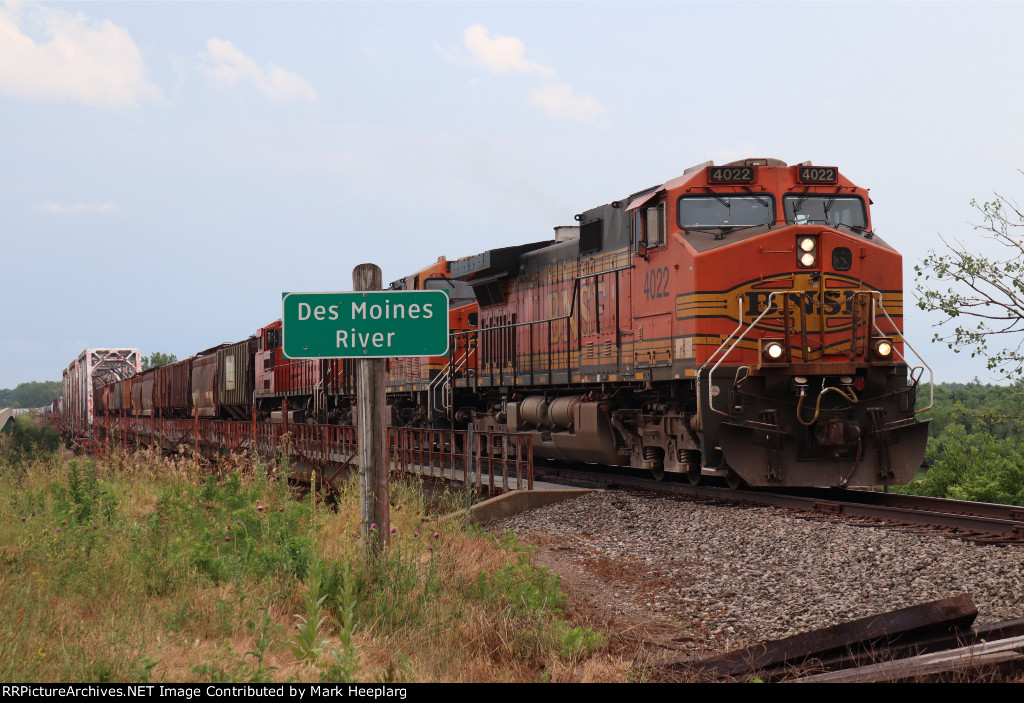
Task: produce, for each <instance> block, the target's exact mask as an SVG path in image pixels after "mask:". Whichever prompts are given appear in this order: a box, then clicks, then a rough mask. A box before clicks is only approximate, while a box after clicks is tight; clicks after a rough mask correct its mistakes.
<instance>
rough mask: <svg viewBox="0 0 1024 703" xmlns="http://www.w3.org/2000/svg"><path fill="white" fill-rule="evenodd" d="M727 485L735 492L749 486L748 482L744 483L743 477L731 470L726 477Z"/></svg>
mask: <svg viewBox="0 0 1024 703" xmlns="http://www.w3.org/2000/svg"><path fill="white" fill-rule="evenodd" d="M725 485H727V486H728V487H729V488H731V489H733V490H734V491H735V490H739V489H740V488H744V487H745V486H746V485H747V482H746V481H744V480H743V477H742V476H740V475H739V474H738V473H736V472H735V471H733V470H732V469H729V475H728V476H726V477H725Z"/></svg>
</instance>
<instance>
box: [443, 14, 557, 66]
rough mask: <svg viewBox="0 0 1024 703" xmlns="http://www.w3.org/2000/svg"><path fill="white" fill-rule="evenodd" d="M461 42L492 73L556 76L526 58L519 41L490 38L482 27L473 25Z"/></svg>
mask: <svg viewBox="0 0 1024 703" xmlns="http://www.w3.org/2000/svg"><path fill="white" fill-rule="evenodd" d="M462 41H463V43H464V44H465V46H466V48H467V49H469V53H471V54H472V55H473V57H474V58H475V59H476V60H477V61H479V62H480V63H482V64H483V65H484V66H486V67H487V68H488V69H490V71H491V72H492V73H499V74H501V73H535V74H538V75H541V76H547V77H549V78H554V77H555V76H556V74H555V72H554V71H553V70H551V69H550V68H548V67H547V66H542V65H540V64H539V63H536V62H534V61H530V60H529V59H527V58H526V56H525V54H526V47H525V45H524V44H523V42H522V41H521V40H520V39H517V38H515V37H502V36H498V35H497V34H496V35H494V37H493V38H492V37H490V36H489V35H488V33H487V28H486V27H484V26H483V25H480V24H474V25H473V26H472V27H470V28H469V29H467V30H466V31H464V32H463V33H462Z"/></svg>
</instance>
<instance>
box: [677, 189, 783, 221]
mask: <svg viewBox="0 0 1024 703" xmlns="http://www.w3.org/2000/svg"><path fill="white" fill-rule="evenodd" d="M678 217H679V226H680V227H684V228H685V227H752V226H754V225H766V224H769V223H771V222H774V221H775V207H774V202H773V201H772V199H771V198H769V197H768V196H765V195H686V196H683V197H681V198H679V215H678Z"/></svg>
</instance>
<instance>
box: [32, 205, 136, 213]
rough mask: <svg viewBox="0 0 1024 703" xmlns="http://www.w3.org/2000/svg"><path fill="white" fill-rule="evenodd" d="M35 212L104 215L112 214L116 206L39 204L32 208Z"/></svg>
mask: <svg viewBox="0 0 1024 703" xmlns="http://www.w3.org/2000/svg"><path fill="white" fill-rule="evenodd" d="M32 209H33V210H35V211H36V212H53V213H58V214H62V215H63V214H69V213H74V214H77V213H83V212H84V213H104V212H114V211H115V210H117V205H115V204H114V203H76V204H75V205H68V204H66V203H40V204H39V205H36V206H34V207H33V208H32Z"/></svg>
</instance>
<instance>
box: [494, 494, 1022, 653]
mask: <svg viewBox="0 0 1024 703" xmlns="http://www.w3.org/2000/svg"><path fill="white" fill-rule="evenodd" d="M799 515H800V513H795V512H789V511H783V510H780V509H777V508H766V507H748V506H737V505H721V504H714V503H706V502H694V501H689V500H681V499H677V498H671V497H662V496H653V495H649V494H635V493H628V492H620V491H595V492H593V493H589V494H586V495H584V496H582V497H579V498H574V499H572V500H568V501H565V502H563V503H559V504H556V505H551V506H547V507H544V508H539V509H537V510H533V511H530V512H528V513H523V514H520V515H516V516H513V517H510V518H507V519H505V520H502V521H500V522H498V523H495V524H493V525H492V526H491V528H490V529H492V530H496V531H498V532H502V531H504V530H513V531H515V532H516V533H518V534H519V535H520V537H521V538H522V540H523V541H524V542H526V543H531V544H537V545H546V546H547V547H549V548H554V549H558V550H560V551H561V553H562V554H566V553H568V554H569V555H570V559H571V562H572V564H574V565H575V566H578V567H579V568H581V569H582V570H583V571H584V572H585V573H586V574H587V575H588V576H589V577H592V578H593V579H595V580H600V581H602V582H604V586H606V587H607V593H606V596H605V597H607V599H608V601H609V602H608V603H606V604H604V606H605V607H607V608H608V609H609V610H610V611H611V612H613V613H615V614H616V615H618V616H621V617H624V618H626V619H634V620H648V621H659V622H661V623H664V624H665V625H672V626H674V627H678V628H680V629H681V630H683V631H686V632H689V633H690V635H689V636H688V637H686V638H685V639H686V640H688V641H689V642H691V647H690V648H692V649H702V650H707V649H719V648H721V649H732V648H735V647H740V646H746V645H750V644H754V643H756V642H763V641H766V640H772V639H779V638H781V637H786V636H788V635H793V634H797V633H800V632H806V631H809V630H813V629H817V628H821V627H826V626H829V625H835V624H837V623H840V622H846V621H849V620H853V619H856V618H860V617H864V616H867V615H875V614H878V613H882V612H885V611H888V610H894V609H896V608H901V607H906V606H910V605H916V604H919V603H923V602H926V601H930V600H935V599H939V598H946V597H949V596H953V595H956V594H959V593H965V592H966V593H968V594H970V596H971V597H972V599H973V600H974V603H975V605H976V606H977V608H978V611H979V615H978V620H977V623H978V624H982V623H987V622H996V621H1000V620H1008V619H1011V618H1018V617H1024V546H994V545H979V544H975V543H971V542H966V541H962V540H958V539H955V538H952V537H950V536H948V535H944V534H941V533H924V532H922V531H920V530H917V531H911V530H909V529H907V528H897V527H876V526H864V525H858V524H854V523H851V522H844V521H831V520H829V521H826V520H821V519H806V517H805V518H804V519H801V518H800V517H798V516H799ZM803 515H805V516H806V515H807V514H806V513H805V514H803Z"/></svg>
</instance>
